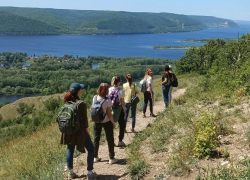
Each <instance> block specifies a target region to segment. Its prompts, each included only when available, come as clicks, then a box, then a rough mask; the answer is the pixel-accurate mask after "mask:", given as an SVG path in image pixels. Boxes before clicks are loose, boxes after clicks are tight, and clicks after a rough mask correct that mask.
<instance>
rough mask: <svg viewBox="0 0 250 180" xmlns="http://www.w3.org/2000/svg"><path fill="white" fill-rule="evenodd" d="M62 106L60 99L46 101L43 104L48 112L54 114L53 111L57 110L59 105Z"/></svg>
mask: <svg viewBox="0 0 250 180" xmlns="http://www.w3.org/2000/svg"><path fill="white" fill-rule="evenodd" d="M61 104H62V100H61V99H59V98H58V99H54V98H52V99H48V100H47V101H45V102H44V106H45V108H46V109H47V110H48V111H52V112H55V110H57V109H58V108H59V107H60V105H61Z"/></svg>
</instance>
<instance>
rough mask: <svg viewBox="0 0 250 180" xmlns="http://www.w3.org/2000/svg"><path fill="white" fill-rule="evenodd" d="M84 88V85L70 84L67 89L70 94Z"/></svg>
mask: <svg viewBox="0 0 250 180" xmlns="http://www.w3.org/2000/svg"><path fill="white" fill-rule="evenodd" d="M83 88H84V84H79V83H72V84H71V85H70V87H69V90H70V91H72V92H78V91H79V90H80V89H83Z"/></svg>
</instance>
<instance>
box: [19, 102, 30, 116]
mask: <svg viewBox="0 0 250 180" xmlns="http://www.w3.org/2000/svg"><path fill="white" fill-rule="evenodd" d="M33 109H34V104H33V105H30V106H29V105H27V104H25V103H19V104H18V108H17V112H18V113H19V114H20V115H21V116H24V115H27V114H30V113H32V111H33Z"/></svg>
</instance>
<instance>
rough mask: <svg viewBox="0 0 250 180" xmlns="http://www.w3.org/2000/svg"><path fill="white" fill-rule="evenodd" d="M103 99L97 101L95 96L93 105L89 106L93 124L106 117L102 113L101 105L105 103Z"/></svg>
mask: <svg viewBox="0 0 250 180" xmlns="http://www.w3.org/2000/svg"><path fill="white" fill-rule="evenodd" d="M106 99H107V98H106V97H104V98H103V99H102V100H101V101H98V100H97V95H95V96H94V103H93V104H92V105H91V106H90V116H91V120H92V121H93V122H102V121H103V120H104V118H105V116H106V113H104V112H103V108H102V104H103V103H104V101H106Z"/></svg>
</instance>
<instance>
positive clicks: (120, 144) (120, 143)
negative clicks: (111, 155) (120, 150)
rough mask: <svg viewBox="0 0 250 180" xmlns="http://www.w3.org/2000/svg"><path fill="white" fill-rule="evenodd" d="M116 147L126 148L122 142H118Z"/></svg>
mask: <svg viewBox="0 0 250 180" xmlns="http://www.w3.org/2000/svg"><path fill="white" fill-rule="evenodd" d="M117 146H118V147H124V146H126V144H125V143H124V142H123V141H119V142H118V145H117Z"/></svg>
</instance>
